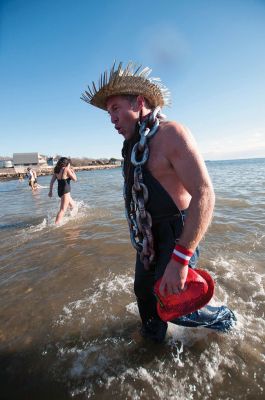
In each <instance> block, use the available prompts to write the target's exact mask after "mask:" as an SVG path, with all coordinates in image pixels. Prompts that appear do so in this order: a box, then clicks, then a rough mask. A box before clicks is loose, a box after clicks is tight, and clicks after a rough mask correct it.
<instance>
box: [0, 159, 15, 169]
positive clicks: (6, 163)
mask: <svg viewBox="0 0 265 400" xmlns="http://www.w3.org/2000/svg"><path fill="white" fill-rule="evenodd" d="M12 167H13V162H12V160H0V168H12Z"/></svg>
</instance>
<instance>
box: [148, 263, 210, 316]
mask: <svg viewBox="0 0 265 400" xmlns="http://www.w3.org/2000/svg"><path fill="white" fill-rule="evenodd" d="M161 280H162V278H160V279H159V280H158V281H157V282H156V283H155V286H154V292H155V296H156V298H157V312H158V315H159V317H160V318H161V319H162V320H163V321H171V320H173V319H175V318H178V317H182V316H183V315H187V314H190V313H192V312H194V311H197V310H199V309H200V308H202V307H204V306H205V305H206V304H207V303H209V301H210V300H211V298H212V297H213V293H214V280H213V279H212V277H211V275H210V274H208V272H206V271H204V270H202V269H192V268H189V271H188V276H187V280H186V288H185V289H184V290H183V291H182V292H180V293H178V294H172V295H166V296H162V295H161V293H160V292H159V286H160V283H161Z"/></svg>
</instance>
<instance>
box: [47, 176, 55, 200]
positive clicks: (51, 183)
mask: <svg viewBox="0 0 265 400" xmlns="http://www.w3.org/2000/svg"><path fill="white" fill-rule="evenodd" d="M56 179H57V178H56V175H55V174H53V176H52V179H51V182H50V191H49V193H48V196H49V197H52V188H53V184H54V182H55V181H56Z"/></svg>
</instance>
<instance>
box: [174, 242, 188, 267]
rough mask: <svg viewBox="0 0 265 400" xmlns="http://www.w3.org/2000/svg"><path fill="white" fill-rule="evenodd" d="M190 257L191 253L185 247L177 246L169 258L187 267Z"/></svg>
mask: <svg viewBox="0 0 265 400" xmlns="http://www.w3.org/2000/svg"><path fill="white" fill-rule="evenodd" d="M192 256H193V252H192V251H191V250H188V249H186V247H183V246H180V245H179V244H177V245H176V246H175V248H174V250H173V253H172V256H171V258H173V259H174V260H175V261H177V262H179V263H180V264H182V265H189V261H190V259H191V257H192Z"/></svg>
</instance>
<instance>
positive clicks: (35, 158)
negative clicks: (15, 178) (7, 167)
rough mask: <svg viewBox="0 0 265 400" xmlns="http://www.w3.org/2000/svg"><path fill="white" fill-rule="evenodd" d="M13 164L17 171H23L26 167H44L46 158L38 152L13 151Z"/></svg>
mask: <svg viewBox="0 0 265 400" xmlns="http://www.w3.org/2000/svg"><path fill="white" fill-rule="evenodd" d="M13 164H14V168H15V170H16V171H17V172H23V171H24V170H25V169H26V168H27V167H33V168H34V167H35V168H41V167H44V166H46V165H47V160H46V157H44V156H41V155H40V154H39V153H13Z"/></svg>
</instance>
